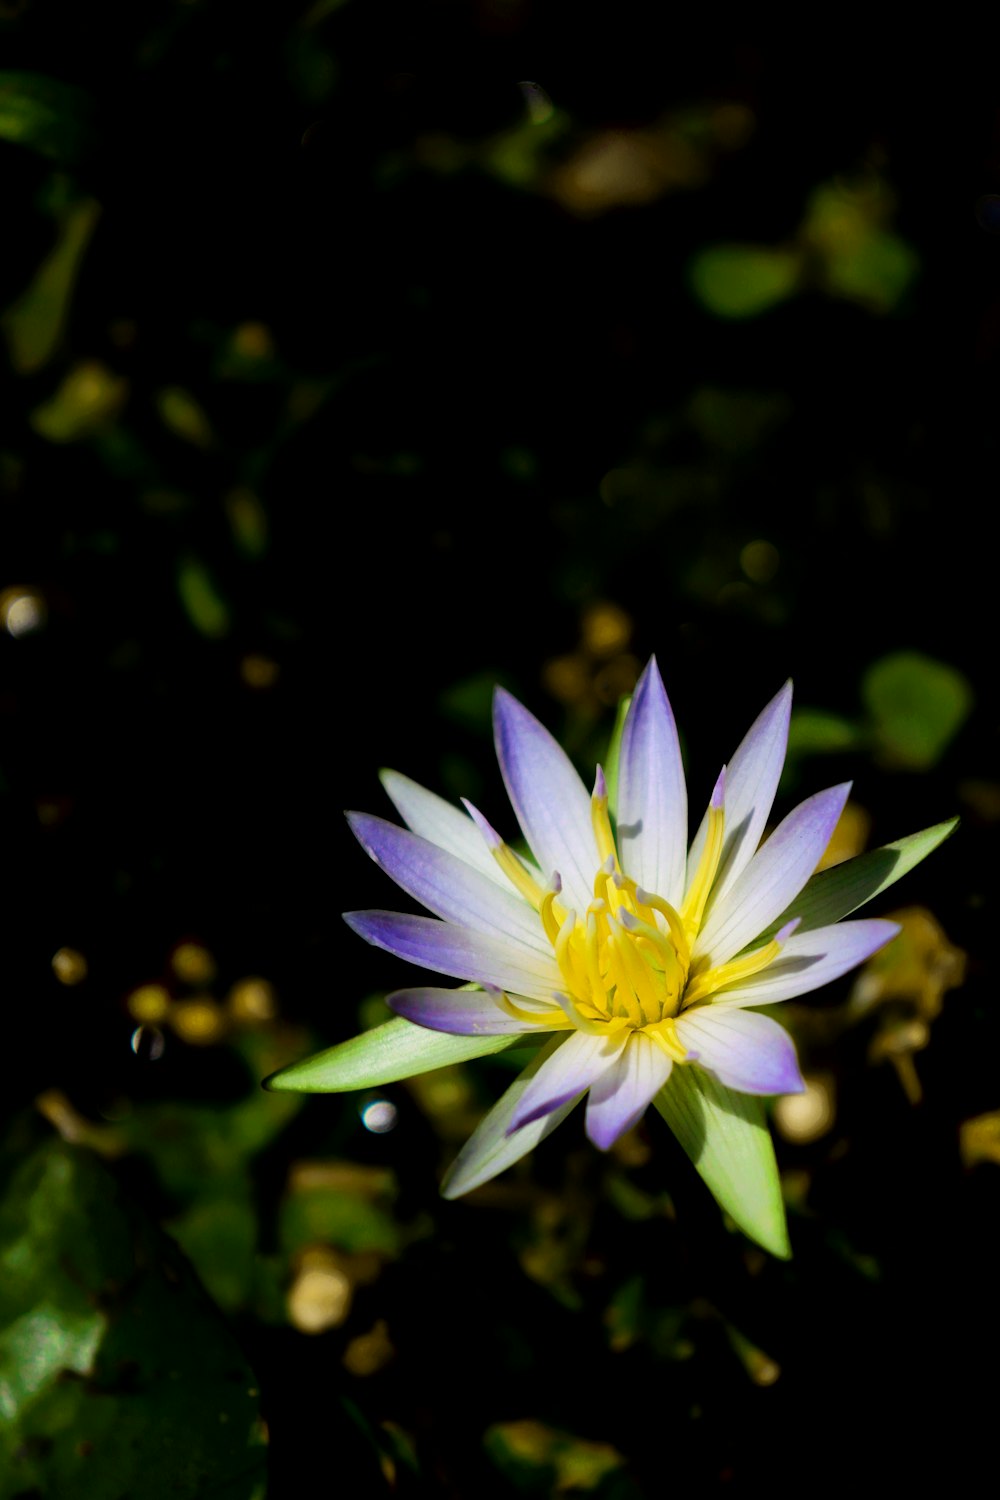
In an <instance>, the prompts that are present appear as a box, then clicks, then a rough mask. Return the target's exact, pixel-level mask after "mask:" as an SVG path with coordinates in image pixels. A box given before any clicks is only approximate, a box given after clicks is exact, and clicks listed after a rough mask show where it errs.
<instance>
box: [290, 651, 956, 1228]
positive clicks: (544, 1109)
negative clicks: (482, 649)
mask: <svg viewBox="0 0 1000 1500" xmlns="http://www.w3.org/2000/svg"><path fill="white" fill-rule="evenodd" d="M790 710H791V684H790V683H788V684H786V685H785V686H784V687H783V688H782V689H781V691H780V692H779V693H778V694H777V695H776V696H775V697H774V698H773V699H772V701H771V702H770V703H769V704H768V705H767V707H766V708H765V709H764V711H763V712H762V713H761V714H760V716H759V717H758V718H757V719H756V721H755V722H754V724H753V725H752V726H751V728H750V730H749V732H748V734H747V735H746V737H745V739H744V740H743V742H742V743H741V744H740V746H739V748H738V749H737V751H736V753H735V754H734V755H733V757H732V759H731V760H730V762H729V764H728V766H726V767H725V768H724V769H723V770H722V772H721V773H720V775H719V777H718V780H717V781H716V784H715V788H714V790H713V792H712V795H711V798H710V801H709V804H708V808H707V811H706V812H705V815H704V817H703V819H702V821H701V824H700V827H699V828H698V831H697V833H696V834H695V837H694V840H693V842H692V843H691V846H690V849H689V848H688V807H687V788H686V781H685V775H684V769H683V765H682V762H681V752H680V746H679V743H678V737H677V730H676V727H675V724H674V718H673V714H672V712H671V708H670V704H669V702H668V700H667V695H666V692H665V690H664V687H663V682H662V680H661V677H660V673H659V670H658V668H657V665H656V662H655V659H654V660H651V661H650V662H649V664H648V666H647V667H646V669H645V671H644V672H643V674H642V676H641V678H640V680H639V683H638V685H637V687H636V690H635V694H634V696H633V698H632V701H631V704H630V706H629V708H628V712H627V715H626V716H625V718H624V722H623V725H622V728H621V733H620V740H619V742H618V744H617V746H616V748H615V754H614V759H615V762H616V765H615V776H614V778H613V779H614V782H615V785H616V791H617V796H616V799H615V800H614V802H613V800H612V796H611V793H610V792H609V785H608V778H607V777H606V776H605V774H604V772H603V770H602V769H601V768H600V767H598V768H597V773H596V777H595V781H594V784H593V789H592V791H591V792H589V793H588V791H587V790H586V788H585V786H584V784H583V782H582V781H581V779H580V777H579V775H578V774H577V772H576V770H575V769H574V767H573V765H572V763H571V762H570V760H569V758H568V756H567V755H566V753H565V752H564V751H563V750H562V749H561V747H560V746H559V745H558V744H557V743H556V741H555V740H554V739H553V737H552V736H551V735H550V734H549V732H548V731H547V730H546V729H545V728H544V727H543V726H542V725H541V724H540V723H539V721H538V720H537V719H536V718H535V717H534V716H533V715H532V714H531V713H529V712H528V710H527V709H526V708H524V707H523V706H522V705H521V704H520V703H518V702H517V700H516V699H514V698H513V697H511V696H510V694H509V693H507V692H505V691H503V690H502V689H498V690H497V693H496V697H495V702H494V724H495V735H496V748H497V756H498V759H499V762H500V769H501V773H502V775H503V779H504V782H505V785H506V788H507V793H508V796H509V798H510V802H511V805H512V807H513V810H514V814H515V816H516V819H517V822H518V824H519V826H520V830H521V833H522V835H523V838H524V841H525V843H526V845H527V849H528V851H529V853H528V855H527V856H524V855H522V854H520V853H518V852H517V851H516V850H515V849H514V848H513V847H512V846H511V845H510V844H509V843H507V842H505V841H504V839H503V838H502V837H501V835H500V834H499V833H497V832H496V831H495V830H494V829H493V828H492V827H491V826H490V824H489V823H488V822H487V821H486V819H485V818H484V817H483V815H482V814H481V813H480V812H479V811H478V810H477V809H476V808H475V807H473V806H472V805H471V804H470V803H468V802H466V803H465V811H464V812H463V811H461V810H460V809H458V808H457V807H455V806H453V805H451V804H450V803H448V802H445V801H444V800H443V799H441V798H440V797H438V796H436V795H435V794H434V793H432V792H430V791H427V790H426V789H425V788H423V787H420V786H418V785H417V784H416V783H415V782H412V781H410V780H409V779H408V778H406V777H404V776H401V775H399V774H398V773H396V772H386V773H385V774H384V776H383V784H384V786H385V789H386V791H387V792H388V795H389V797H390V798H391V800H392V802H393V803H394V804H395V807H396V810H397V811H398V813H399V814H400V816H401V817H402V819H403V821H404V823H405V824H406V825H407V826H406V827H405V828H401V827H399V826H398V825H396V824H395V823H391V822H388V821H386V820H384V819H382V818H378V817H373V816H370V815H368V814H363V813H350V814H348V818H349V822H350V825H351V828H352V829H353V831H354V833H355V835H356V836H357V838H358V840H359V841H360V843H361V844H362V846H363V847H364V849H365V850H366V851H367V853H368V854H369V855H370V856H371V857H372V859H374V860H375V861H376V863H377V864H379V865H380V866H381V867H382V868H383V869H384V870H385V871H386V873H387V874H388V875H390V876H391V877H392V879H393V880H394V881H395V882H396V883H397V884H398V885H399V886H401V887H402V889H403V890H404V891H405V892H406V893H407V894H408V895H409V896H411V897H413V898H414V899H415V900H416V901H417V902H419V903H420V904H421V905H422V906H423V907H424V908H425V909H426V910H427V911H428V912H430V913H431V915H430V916H414V915H408V914H403V913H398V912H391V911H364V912H350V913H347V914H346V920H347V922H348V924H349V925H350V926H351V927H352V928H353V929H354V931H355V932H357V933H358V934H360V936H362V937H363V938H365V939H366V940H367V941H368V942H370V943H373V944H375V945H376V946H377V947H380V948H384V949H386V950H388V951H389V952H390V953H393V954H395V955H397V956H398V957H400V958H403V959H406V960H408V961H409V962H410V963H412V964H415V965H418V966H419V967H422V968H425V969H429V970H433V971H435V972H436V973H439V974H444V975H447V976H450V977H451V978H453V979H457V980H461V981H465V984H464V986H463V987H461V988H438V987H427V986H423V987H410V988H406V989H400V990H397V991H396V992H395V993H394V994H392V995H390V996H389V1000H388V1003H389V1006H390V1008H391V1009H392V1010H393V1011H395V1013H396V1016H397V1017H398V1018H399V1019H397V1020H395V1021H392V1022H389V1023H387V1024H386V1025H385V1026H382V1027H378V1028H376V1029H375V1030H374V1031H372V1032H369V1033H366V1034H365V1035H364V1036H362V1037H359V1038H354V1039H353V1040H352V1041H349V1042H346V1043H343V1044H341V1046H340V1047H335V1048H332V1049H331V1050H330V1051H328V1052H326V1053H323V1054H320V1056H319V1057H317V1058H313V1059H309V1060H307V1061H306V1062H304V1063H299V1064H295V1065H293V1066H292V1067H291V1068H286V1069H284V1070H283V1071H282V1072H281V1073H279V1074H277V1075H276V1076H275V1078H273V1079H272V1080H270V1081H269V1086H271V1087H276V1088H286V1089H300V1090H307V1091H314V1090H315V1091H319V1090H331V1089H342V1088H352V1087H370V1086H372V1085H373V1084H376V1083H381V1082H388V1081H390V1080H392V1079H395V1078H400V1077H406V1076H409V1075H411V1074H413V1073H416V1072H422V1071H425V1070H427V1069H429V1068H434V1067H439V1066H441V1065H442V1064H444V1063H447V1062H453V1061H459V1060H462V1059H464V1058H468V1057H472V1056H476V1055H483V1054H485V1053H488V1052H494V1051H498V1050H500V1049H501V1048H504V1047H509V1046H512V1045H516V1044H520V1045H523V1044H524V1043H525V1042H526V1041H527V1042H530V1041H532V1040H534V1039H537V1038H542V1037H546V1038H547V1040H545V1041H544V1043H543V1044H542V1045H541V1046H540V1047H539V1048H538V1050H537V1051H536V1052H535V1054H534V1056H533V1058H532V1060H531V1062H530V1063H529V1064H528V1066H527V1067H526V1068H525V1069H524V1071H523V1072H522V1073H521V1075H520V1076H519V1078H518V1079H517V1080H516V1081H515V1082H514V1083H513V1084H512V1085H511V1086H510V1088H509V1089H508V1090H507V1092H506V1093H505V1094H504V1096H503V1097H502V1098H501V1099H500V1101H499V1103H498V1104H497V1105H496V1106H495V1107H494V1109H492V1110H491V1111H490V1113H489V1114H488V1115H487V1116H486V1118H485V1119H484V1120H483V1121H482V1123H481V1124H480V1126H479V1128H478V1129H477V1130H476V1131H475V1133H474V1134H473V1136H472V1137H471V1139H470V1140H469V1141H468V1142H467V1143H466V1145H465V1147H464V1148H463V1149H462V1151H461V1152H460V1154H459V1156H458V1158H457V1160H456V1162H455V1163H454V1165H453V1166H452V1168H451V1169H450V1171H449V1173H448V1174H447V1177H446V1179H445V1183H444V1187H443V1191H444V1193H445V1195H446V1196H448V1197H457V1196H458V1195H459V1194H461V1193H465V1192H468V1191H469V1190H470V1189H471V1188H474V1187H477V1186H479V1185H480V1184H481V1183H483V1182H486V1181H488V1180H489V1179H490V1178H492V1177H494V1176H495V1175H496V1174H497V1173H498V1172H501V1171H503V1170H504V1169H505V1168H506V1167H508V1166H509V1165H511V1163H513V1162H514V1161H516V1160H517V1159H518V1158H519V1157H521V1156H523V1155H524V1154H525V1153H526V1152H528V1151H530V1150H531V1149H532V1148H533V1147H534V1146H535V1145H536V1144H537V1143H538V1142H539V1141H540V1140H541V1139H542V1138H543V1137H544V1136H546V1135H548V1134H549V1132H550V1131H552V1130H553V1129H555V1127H556V1126H557V1125H558V1124H559V1123H560V1122H561V1121H562V1120H563V1119H565V1117H566V1116H567V1115H568V1114H569V1112H570V1111H571V1110H572V1109H573V1107H574V1106H575V1105H576V1104H577V1103H578V1102H579V1101H580V1100H581V1099H584V1098H586V1114H585V1128H586V1132H587V1135H588V1136H589V1137H590V1139H591V1141H593V1143H594V1144H595V1145H596V1146H598V1147H600V1148H601V1149H602V1150H607V1149H608V1148H609V1147H610V1146H612V1145H613V1143H614V1142H615V1141H616V1140H617V1139H618V1138H619V1137H620V1136H621V1135H622V1134H623V1133H624V1132H625V1131H627V1130H629V1129H630V1128H631V1127H632V1126H633V1125H635V1123H636V1122H637V1121H638V1120H639V1118H640V1117H641V1116H642V1114H643V1113H644V1111H645V1110H646V1108H647V1107H648V1106H649V1105H650V1104H653V1105H655V1107H656V1108H657V1109H658V1110H659V1112H660V1113H661V1114H662V1115H663V1116H664V1118H665V1119H666V1120H667V1122H668V1124H669V1125H670V1126H671V1127H672V1128H673V1130H674V1131H675V1133H676V1134H677V1135H678V1137H679V1139H680V1140H681V1143H682V1145H684V1147H685V1149H686V1150H687V1151H688V1153H689V1155H690V1156H691V1157H692V1159H693V1160H694V1162H695V1165H696V1166H697V1167H698V1170H699V1171H700V1172H701V1174H702V1176H703V1177H704V1178H705V1180H706V1182H707V1183H708V1185H709V1187H710V1188H711V1189H712V1191H713V1192H714V1194H715V1196H716V1198H717V1199H718V1201H719V1202H720V1203H721V1204H722V1205H723V1207H725V1208H726V1209H727V1210H728V1211H729V1212H730V1214H731V1215H732V1216H733V1218H734V1219H735V1220H736V1222H737V1223H738V1224H739V1225H740V1226H741V1227H742V1228H743V1229H744V1230H745V1231H746V1232H747V1233H748V1234H749V1235H751V1237H753V1238H755V1239H757V1240H758V1241H759V1242H760V1243H762V1244H764V1245H766V1246H767V1248H769V1249H770V1250H772V1251H773V1252H774V1253H775V1254H778V1255H785V1254H787V1253H788V1241H787V1231H786V1228H785V1220H784V1210H783V1206H782V1202H781V1193H780V1184H779V1182H778V1177H777V1168H776V1165H775V1160H774V1153H773V1148H772V1146H771V1141H770V1136H769V1134H768V1131H767V1128H766V1124H765V1119H764V1113H763V1100H764V1098H765V1097H766V1096H768V1095H775V1094H782V1093H789V1092H797V1091H799V1090H801V1089H802V1088H803V1087H804V1085H803V1081H802V1077H801V1074H800V1072H799V1066H798V1062H797V1059H796V1055H795V1048H794V1046H793V1043H792V1041H791V1038H790V1037H789V1035H788V1033H787V1032H786V1031H785V1030H784V1028H783V1027H782V1026H781V1025H779V1023H778V1022H777V1021H776V1020H774V1019H773V1018H772V1017H771V1016H769V1015H764V1014H761V1012H760V1010H759V1009H758V1007H761V1006H771V1005H774V1004H775V1003H777V1002H779V1001H782V1000H788V999H790V998H792V997H793V996H799V995H803V994H806V993H807V992H809V991H811V990H815V989H818V988H819V987H820V986H821V985H824V984H827V983H829V982H830V981H831V980H834V979H836V978H838V977H839V976H840V975H842V974H844V973H845V972H846V971H847V970H849V969H852V968H854V967H855V965H857V964H859V963H861V962H862V961H863V960H864V959H866V958H868V957H869V956H870V955H871V954H872V953H874V952H875V951H876V950H877V949H878V948H880V947H882V945H883V944H884V943H886V942H888V941H889V939H890V938H892V937H893V936H894V935H895V933H896V932H897V930H898V929H897V927H896V925H895V924H894V923H892V922H887V921H883V920H880V919H878V918H872V919H867V920H865V919H862V920H857V921H846V922H845V921H842V920H841V918H843V917H844V916H846V915H847V914H848V913H849V912H850V911H852V910H854V909H855V908H856V907H857V906H859V905H860V904H861V903H862V902H863V901H865V900H867V899H869V898H870V897H871V896H872V895H875V894H876V893H877V892H878V891H880V890H882V889H884V888H885V887H886V886H888V885H889V884H891V883H892V882H893V881H894V880H896V879H898V878H899V876H900V875H902V874H904V873H905V872H906V870H907V869H910V868H912V866H913V865H914V864H915V863H916V862H917V861H918V860H919V859H922V858H923V857H924V856H925V855H926V854H927V853H929V852H930V850H931V849H932V848H934V847H935V845H936V844H937V843H939V842H940V841H941V839H943V838H944V837H945V836H946V834H947V833H949V832H950V831H951V828H952V827H953V826H954V824H953V823H952V824H941V825H938V826H937V827H936V828H933V829H928V830H926V831H925V832H924V833H922V834H915V835H913V836H912V837H911V838H910V839H904V840H901V841H899V843H897V844H894V845H889V846H888V847H887V848H886V849H883V850H876V851H874V853H872V854H868V855H862V856H859V857H858V858H857V859H855V860H852V861H849V862H848V863H846V864H845V865H841V866H837V867H835V868H834V869H831V870H828V871H825V872H822V873H820V874H818V875H817V874H815V873H814V872H815V871H816V867H817V865H818V864H819V861H820V859H821V857H822V855H823V852H824V850H825V849H826V847H827V844H828V843H829V841H830V837H831V835H832V833H833V830H834V828H835V826H836V824H837V821H838V819H839V817H840V814H841V812H842V810H843V808H844V804H845V802H846V800H847V795H848V792H849V789H850V788H849V785H846V784H845V785H840V786H836V787H832V788H830V789H829V790H827V791H822V792H818V793H816V794H815V795H814V796H812V797H809V798H807V799H806V801H804V802H802V803H801V804H800V805H799V806H798V807H796V808H794V809H793V810H792V811H791V812H790V813H789V814H788V815H787V816H786V817H785V818H784V819H783V820H782V821H781V822H780V823H779V824H778V825H777V827H776V828H775V829H774V831H773V832H772V833H771V834H770V836H769V837H768V838H767V839H766V840H765V841H764V842H763V843H762V842H761V840H762V837H763V835H764V832H765V825H766V824H767V821H768V818H769V816H770V813H771V808H772V804H773V802H774V797H775V793H776V791H777V786H778V779H779V776H780V774H781V769H782V765H783V763H784V758H785V751H786V746H787V740H788V725H789V715H790Z"/></svg>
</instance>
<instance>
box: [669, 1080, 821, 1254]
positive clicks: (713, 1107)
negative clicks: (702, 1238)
mask: <svg viewBox="0 0 1000 1500" xmlns="http://www.w3.org/2000/svg"><path fill="white" fill-rule="evenodd" d="M653 1102H654V1104H655V1105H656V1108H657V1109H658V1110H659V1112H660V1114H661V1115H662V1116H663V1118H664V1119H665V1120H666V1122H667V1124H668V1125H669V1126H670V1128H671V1130H672V1131H673V1132H674V1134H675V1135H676V1137H677V1139H678V1140H679V1141H680V1143H681V1145H682V1146H683V1147H684V1150H685V1151H686V1152H687V1154H688V1156H690V1158H691V1160H692V1161H693V1162H694V1164H695V1166H696V1167H697V1169H698V1171H699V1173H700V1174H701V1176H702V1178H703V1179H704V1181H705V1183H706V1184H707V1186H708V1188H709V1190H710V1191H711V1193H712V1195H713V1197H714V1198H715V1200H716V1202H717V1203H718V1204H719V1207H720V1208H723V1209H725V1211H726V1213H728V1214H729V1215H731V1217H732V1218H733V1219H735V1220H736V1223H737V1224H738V1225H739V1227H740V1229H742V1230H743V1232H744V1234H747V1235H749V1237H750V1238H751V1239H752V1240H756V1242H757V1244H758V1245H763V1247H764V1249H765V1250H770V1252H771V1254H772V1255H776V1256H778V1258H779V1259H781V1260H787V1259H788V1257H789V1256H790V1255H791V1253H792V1252H791V1247H790V1245H789V1243H788V1228H787V1225H786V1224H785V1205H784V1201H783V1199H782V1196H781V1181H780V1179H779V1177H778V1164H777V1162H776V1161H775V1157H774V1146H773V1145H772V1143H771V1136H770V1132H769V1131H768V1128H767V1123H766V1120H765V1117H764V1101H763V1099H760V1098H757V1097H756V1096H754V1095H752V1094H737V1093H736V1092H735V1091H734V1090H733V1089H728V1088H726V1087H725V1086H724V1085H723V1084H721V1083H719V1082H718V1081H717V1080H716V1079H715V1078H713V1077H712V1076H711V1074H709V1073H706V1072H704V1071H703V1070H702V1069H701V1068H698V1067H676V1068H674V1070H673V1072H672V1073H671V1075H670V1078H669V1080H668V1082H667V1083H666V1084H665V1085H664V1087H663V1088H662V1089H661V1090H660V1092H659V1093H658V1094H657V1096H656V1098H655V1100H654V1101H653Z"/></svg>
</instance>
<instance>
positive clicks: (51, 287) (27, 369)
mask: <svg viewBox="0 0 1000 1500" xmlns="http://www.w3.org/2000/svg"><path fill="white" fill-rule="evenodd" d="M100 212H101V206H100V204H99V203H98V202H97V200H96V198H82V199H80V200H78V201H77V202H76V203H73V204H71V205H70V206H69V207H68V208H67V209H66V210H65V212H64V213H63V215H62V218H61V222H60V225H59V233H58V238H57V239H56V243H55V246H54V247H53V249H52V250H51V251H50V253H49V254H48V255H47V256H46V258H45V259H44V260H43V261H42V264H41V265H40V266H39V268H38V270H37V271H36V272H35V275H34V277H33V278H32V280H31V282H30V284H29V285H28V287H27V288H26V289H25V291H24V292H22V294H21V296H20V297H18V299H17V301H16V302H14V303H12V304H11V306H10V307H8V309H7V311H6V312H5V313H4V314H3V316H2V317H0V325H2V327H3V331H4V334H5V336H6V339H7V347H8V349H9V350H10V362H11V364H12V365H13V367H14V369H15V370H16V371H17V373H18V374H19V375H30V374H33V373H34V371H35V370H40V369H41V368H42V366H43V365H45V364H47V363H48V361H49V360H50V359H51V358H52V355H53V354H54V352H55V350H56V348H57V346H58V344H59V340H60V338H61V336H62V333H63V329H64V328H65V325H66V317H67V314H68V311H69V304H70V300H71V298H72V295H73V288H74V287H75V285H76V278H77V273H78V271H79V269H80V262H81V260H82V259H83V253H84V251H85V250H86V248H87V246H88V244H89V243H90V237H91V235H92V234H93V232H94V229H95V226H96V224H97V220H98V217H99V216H100Z"/></svg>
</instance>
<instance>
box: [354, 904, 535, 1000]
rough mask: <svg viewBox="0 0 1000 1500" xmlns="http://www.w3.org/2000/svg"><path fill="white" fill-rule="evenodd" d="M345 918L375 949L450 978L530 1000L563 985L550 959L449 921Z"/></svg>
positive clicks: (390, 914) (385, 914)
mask: <svg viewBox="0 0 1000 1500" xmlns="http://www.w3.org/2000/svg"><path fill="white" fill-rule="evenodd" d="M344 921H345V922H346V923H347V925H348V927H350V928H351V929H352V930H353V931H354V932H356V933H357V934H358V935H359V936H360V937H363V938H364V939H365V942H367V943H373V944H374V945H375V947H376V948H385V950H386V951H387V952H388V953H395V955H396V956H397V958H405V959H407V960H408V961H409V962H410V963H411V964H418V965H419V966H420V967H421V968H423V969H435V970H436V971H437V972H438V973H439V974H448V975H449V976H450V977H451V978H452V979H467V980H470V981H472V982H473V983H475V984H495V985H496V987H497V989H501V990H506V991H507V992H508V993H509V994H515V995H528V996H530V998H531V999H533V1000H548V999H549V998H550V997H551V995H552V992H553V991H554V990H557V989H559V987H560V986H561V985H562V983H563V980H562V976H561V974H560V973H559V968H558V965H557V964H556V961H555V959H554V958H549V959H545V958H543V957H542V955H541V954H538V955H537V956H536V955H534V954H532V953H530V952H529V950H528V949H527V948H516V947H515V946H514V945H513V944H512V943H511V942H509V941H504V940H501V939H499V938H493V937H489V936H488V935H487V934H486V933H482V932H473V931H472V930H471V928H468V927H458V926H456V925H455V924H454V923H453V922H437V921H435V920H434V918H433V917H411V916H409V915H408V914H406V913H404V912H397V911H348V912H345V913H344Z"/></svg>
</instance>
